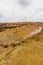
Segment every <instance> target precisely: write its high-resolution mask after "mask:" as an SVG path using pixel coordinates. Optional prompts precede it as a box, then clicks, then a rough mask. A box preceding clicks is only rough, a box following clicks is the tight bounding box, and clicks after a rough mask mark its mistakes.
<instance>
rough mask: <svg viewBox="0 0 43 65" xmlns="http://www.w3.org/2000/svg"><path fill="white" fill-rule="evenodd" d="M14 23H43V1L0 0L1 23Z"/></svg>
mask: <svg viewBox="0 0 43 65" xmlns="http://www.w3.org/2000/svg"><path fill="white" fill-rule="evenodd" d="M21 2H22V4H20V3H21ZM23 3H24V4H23ZM27 4H28V5H27ZM24 5H25V7H24ZM12 21H13V22H20V21H22V22H23V21H33V22H34V21H35V22H37V21H39V22H41V21H43V0H0V22H12Z"/></svg>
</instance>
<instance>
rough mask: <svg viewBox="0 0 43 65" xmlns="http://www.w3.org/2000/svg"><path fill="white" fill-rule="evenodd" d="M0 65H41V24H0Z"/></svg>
mask: <svg viewBox="0 0 43 65" xmlns="http://www.w3.org/2000/svg"><path fill="white" fill-rule="evenodd" d="M0 65H43V23H28V22H27V23H3V24H1V23H0Z"/></svg>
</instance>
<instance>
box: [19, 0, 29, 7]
mask: <svg viewBox="0 0 43 65" xmlns="http://www.w3.org/2000/svg"><path fill="white" fill-rule="evenodd" d="M19 4H20V5H21V6H23V7H27V6H28V5H29V4H30V1H29V0H19Z"/></svg>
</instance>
